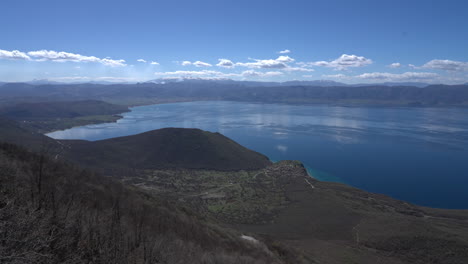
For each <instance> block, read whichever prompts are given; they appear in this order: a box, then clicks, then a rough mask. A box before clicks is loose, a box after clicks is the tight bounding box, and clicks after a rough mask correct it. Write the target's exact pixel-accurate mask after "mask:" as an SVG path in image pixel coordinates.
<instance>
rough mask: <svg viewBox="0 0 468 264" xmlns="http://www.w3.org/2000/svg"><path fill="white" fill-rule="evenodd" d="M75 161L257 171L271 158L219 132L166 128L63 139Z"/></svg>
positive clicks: (93, 164) (112, 165) (94, 164)
mask: <svg viewBox="0 0 468 264" xmlns="http://www.w3.org/2000/svg"><path fill="white" fill-rule="evenodd" d="M61 142H62V143H63V144H64V145H66V146H68V147H69V148H68V149H69V155H70V156H71V159H72V160H75V161H78V162H79V163H81V164H83V165H86V166H91V167H95V168H124V167H126V168H138V169H170V168H184V169H210V170H219V171H239V170H256V169H262V168H265V167H266V166H268V165H270V164H271V162H270V161H269V159H268V158H267V157H266V156H264V155H262V154H260V153H257V152H255V151H252V150H249V149H247V148H245V147H243V146H241V145H239V144H238V143H237V142H234V141H232V140H231V139H229V138H227V137H225V136H223V135H221V134H219V133H212V132H207V131H203V130H200V129H182V128H163V129H158V130H153V131H149V132H145V133H141V134H137V135H132V136H125V137H118V138H111V139H106V140H100V141H84V140H62V141H61Z"/></svg>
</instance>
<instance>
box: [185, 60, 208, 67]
mask: <svg viewBox="0 0 468 264" xmlns="http://www.w3.org/2000/svg"><path fill="white" fill-rule="evenodd" d="M180 65H182V66H190V65H193V66H196V67H199V68H200V67H211V66H213V65H211V64H209V63H207V62H203V61H196V62H191V61H183V62H181V63H180Z"/></svg>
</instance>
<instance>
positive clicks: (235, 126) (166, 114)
mask: <svg viewBox="0 0 468 264" xmlns="http://www.w3.org/2000/svg"><path fill="white" fill-rule="evenodd" d="M131 110H132V111H131V112H129V113H125V114H123V116H124V118H123V119H120V120H119V121H118V122H117V123H107V124H99V125H88V126H83V127H75V128H72V129H68V130H65V131H57V132H54V133H50V134H48V135H49V136H51V137H54V138H58V139H86V140H99V139H106V138H112V137H118V136H126V135H133V134H137V133H141V132H145V131H149V130H153V129H158V128H163V127H185V128H200V129H203V130H208V131H214V132H215V131H216V132H220V133H222V134H224V135H226V136H228V137H230V138H232V139H234V140H235V141H237V142H239V143H240V144H242V145H244V146H246V147H248V148H250V149H253V150H256V151H258V152H261V153H263V154H266V155H267V156H268V157H270V159H272V160H282V159H293V160H301V161H302V162H303V163H304V164H305V165H306V166H307V167H308V169H309V171H310V173H311V174H312V175H313V176H314V177H316V178H318V179H321V180H327V181H339V182H344V183H347V184H350V185H353V186H356V187H359V188H362V189H365V190H367V191H371V192H377V193H384V194H387V195H390V196H392V197H394V198H397V199H402V200H407V201H410V202H413V203H415V204H419V205H426V206H432V207H443V208H468V109H460V108H371V107H338V106H300V105H283V104H255V103H240V102H190V103H173V104H162V105H149V106H140V107H134V108H132V109H131Z"/></svg>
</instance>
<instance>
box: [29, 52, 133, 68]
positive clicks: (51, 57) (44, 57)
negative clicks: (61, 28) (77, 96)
mask: <svg viewBox="0 0 468 264" xmlns="http://www.w3.org/2000/svg"><path fill="white" fill-rule="evenodd" d="M28 55H29V56H30V57H33V58H36V60H38V61H57V62H66V61H73V62H98V63H101V64H103V65H106V66H112V67H117V66H126V64H125V60H113V59H110V58H104V59H101V58H98V57H95V56H84V55H81V54H75V53H70V52H65V51H60V52H57V51H53V50H38V51H30V52H28Z"/></svg>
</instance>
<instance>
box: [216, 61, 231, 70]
mask: <svg viewBox="0 0 468 264" xmlns="http://www.w3.org/2000/svg"><path fill="white" fill-rule="evenodd" d="M218 61H219V63H218V64H216V66H218V67H223V68H233V67H234V62H232V61H231V60H228V59H218Z"/></svg>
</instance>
